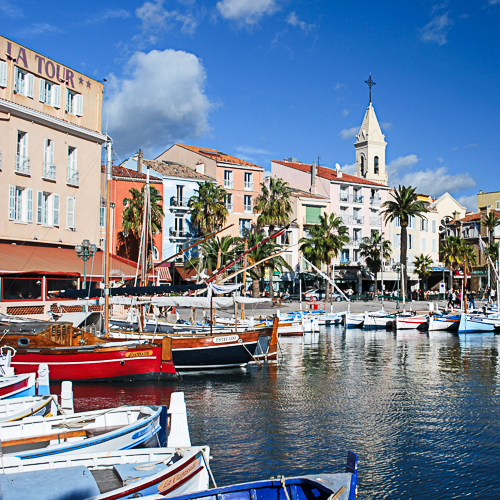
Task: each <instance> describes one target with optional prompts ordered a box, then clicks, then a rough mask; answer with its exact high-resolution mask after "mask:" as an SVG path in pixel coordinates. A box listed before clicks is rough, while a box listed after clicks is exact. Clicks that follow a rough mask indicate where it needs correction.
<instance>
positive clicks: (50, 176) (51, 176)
mask: <svg viewBox="0 0 500 500" xmlns="http://www.w3.org/2000/svg"><path fill="white" fill-rule="evenodd" d="M56 171H57V167H56V165H52V163H47V162H46V161H44V162H43V168H42V179H44V180H46V181H54V182H55V180H56Z"/></svg>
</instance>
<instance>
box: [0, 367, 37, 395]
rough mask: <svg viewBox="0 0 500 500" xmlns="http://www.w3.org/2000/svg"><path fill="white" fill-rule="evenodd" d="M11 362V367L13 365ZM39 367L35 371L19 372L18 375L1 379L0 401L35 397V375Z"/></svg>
mask: <svg viewBox="0 0 500 500" xmlns="http://www.w3.org/2000/svg"><path fill="white" fill-rule="evenodd" d="M12 364H13V363H12V361H11V365H12ZM37 370H38V365H36V367H34V368H33V370H27V371H26V372H19V371H18V374H17V375H12V376H10V377H2V378H0V399H10V398H24V397H27V396H34V395H35V390H36V389H35V374H34V372H36V371H37Z"/></svg>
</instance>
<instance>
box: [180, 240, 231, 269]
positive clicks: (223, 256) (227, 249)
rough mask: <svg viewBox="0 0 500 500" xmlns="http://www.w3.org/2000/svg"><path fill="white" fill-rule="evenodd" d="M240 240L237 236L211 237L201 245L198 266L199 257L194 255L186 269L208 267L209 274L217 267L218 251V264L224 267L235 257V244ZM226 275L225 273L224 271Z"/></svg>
mask: <svg viewBox="0 0 500 500" xmlns="http://www.w3.org/2000/svg"><path fill="white" fill-rule="evenodd" d="M239 242H240V239H239V238H235V237H233V236H222V238H219V237H218V236H216V237H215V238H211V239H210V240H208V241H206V242H205V243H203V244H202V245H201V252H200V254H199V255H201V256H202V262H201V266H200V258H199V256H198V257H194V258H192V259H190V261H189V262H188V263H187V265H186V267H187V268H188V269H197V268H198V267H201V269H205V268H206V269H208V272H209V274H211V273H212V272H213V271H215V269H217V262H218V260H219V252H220V266H221V268H222V267H225V266H227V265H228V264H229V263H230V262H231V261H233V260H234V259H235V257H236V250H235V245H236V244H238V243H239ZM224 275H227V273H224Z"/></svg>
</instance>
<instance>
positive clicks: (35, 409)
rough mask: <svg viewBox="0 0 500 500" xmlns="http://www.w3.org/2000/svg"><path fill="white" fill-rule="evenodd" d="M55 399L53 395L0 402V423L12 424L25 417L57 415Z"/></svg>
mask: <svg viewBox="0 0 500 500" xmlns="http://www.w3.org/2000/svg"><path fill="white" fill-rule="evenodd" d="M57 404H58V403H57V398H56V397H55V396H53V395H45V396H29V397H27V398H14V399H2V400H0V423H4V422H14V421H16V420H22V419H23V418H26V417H33V416H36V417H38V416H41V417H51V416H52V415H57V411H58V410H57Z"/></svg>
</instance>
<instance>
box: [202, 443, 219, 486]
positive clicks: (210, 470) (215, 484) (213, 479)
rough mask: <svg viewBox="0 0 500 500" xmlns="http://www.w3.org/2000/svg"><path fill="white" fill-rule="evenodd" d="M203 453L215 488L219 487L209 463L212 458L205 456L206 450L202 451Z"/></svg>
mask: <svg viewBox="0 0 500 500" xmlns="http://www.w3.org/2000/svg"><path fill="white" fill-rule="evenodd" d="M201 453H202V454H203V461H204V462H205V465H206V467H207V470H208V473H209V474H210V479H211V480H212V483H213V485H214V488H217V483H216V482H215V478H214V475H213V474H212V469H211V468H210V463H209V462H210V460H207V457H206V456H205V451H202V452H201Z"/></svg>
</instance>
